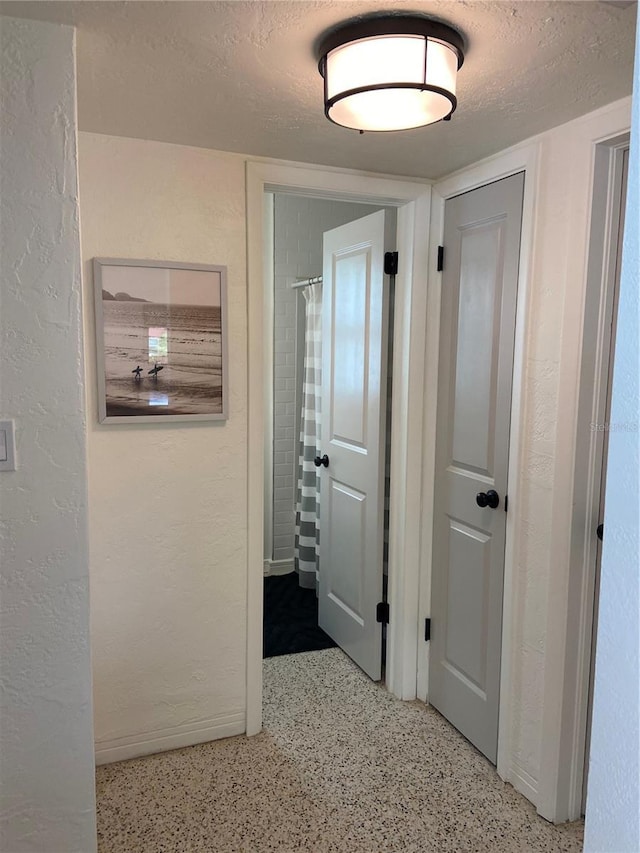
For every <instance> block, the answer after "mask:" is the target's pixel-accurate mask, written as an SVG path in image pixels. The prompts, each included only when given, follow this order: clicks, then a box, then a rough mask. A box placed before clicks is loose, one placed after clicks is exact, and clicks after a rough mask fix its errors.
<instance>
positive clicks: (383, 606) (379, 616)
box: [376, 601, 389, 625]
mask: <svg viewBox="0 0 640 853" xmlns="http://www.w3.org/2000/svg"><path fill="white" fill-rule="evenodd" d="M376 622H382V624H383V625H388V624H389V603H388V602H387V601H379V602H378V604H377V605H376Z"/></svg>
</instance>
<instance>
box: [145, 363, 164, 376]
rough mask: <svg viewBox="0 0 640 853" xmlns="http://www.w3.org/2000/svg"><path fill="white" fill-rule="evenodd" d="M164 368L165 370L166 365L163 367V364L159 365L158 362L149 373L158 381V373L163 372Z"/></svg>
mask: <svg viewBox="0 0 640 853" xmlns="http://www.w3.org/2000/svg"><path fill="white" fill-rule="evenodd" d="M163 368H164V365H163V364H158V363H157V362H156V364H154V366H153V367H152V368H151V370H149V371H148V372H149V373H150V374H153V378H154V379H157V378H158V373H160V371H161V370H162V369H163Z"/></svg>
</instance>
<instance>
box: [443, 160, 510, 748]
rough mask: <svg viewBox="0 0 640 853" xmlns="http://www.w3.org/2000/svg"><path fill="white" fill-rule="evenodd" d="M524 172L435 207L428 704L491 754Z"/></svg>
mask: <svg viewBox="0 0 640 853" xmlns="http://www.w3.org/2000/svg"><path fill="white" fill-rule="evenodd" d="M523 191H524V175H522V174H520V175H514V176H512V177H510V178H505V179H504V180H501V181H497V182H495V183H493V184H489V185H488V186H485V187H481V188H480V189H477V190H473V191H472V192H469V193H465V194H464V195H461V196H457V197H456V198H453V199H450V200H449V201H447V202H446V204H445V222H444V251H445V254H444V270H443V276H442V315H441V329H440V335H441V344H440V363H439V377H438V426H437V439H436V454H437V457H436V482H435V503H434V506H435V510H434V552H433V575H432V597H431V649H430V660H429V701H430V702H431V704H433V705H434V706H435V707H436V708H437V709H438V710H439V711H440V712H441V713H442V714H443V715H444V716H445V717H447V719H448V720H450V721H451V722H452V723H453V725H454V726H455V727H456V728H457V729H459V730H460V731H461V732H462V734H463V735H465V737H467V738H468V739H469V740H470V741H471V742H472V743H473V744H474V745H475V746H476V747H477V748H478V749H479V750H480V751H481V752H483V753H484V754H485V755H486V756H487V758H489V760H490V761H492V762H494V763H495V762H496V757H497V747H498V704H499V690H500V657H501V629H502V587H503V576H504V546H505V527H506V513H505V509H506V506H505V494H506V488H507V466H508V453H509V421H510V411H511V387H512V374H513V347H514V337H515V318H516V292H517V281H518V261H519V253H520V232H521V224H522V198H523Z"/></svg>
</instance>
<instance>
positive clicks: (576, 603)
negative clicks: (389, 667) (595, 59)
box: [538, 132, 629, 821]
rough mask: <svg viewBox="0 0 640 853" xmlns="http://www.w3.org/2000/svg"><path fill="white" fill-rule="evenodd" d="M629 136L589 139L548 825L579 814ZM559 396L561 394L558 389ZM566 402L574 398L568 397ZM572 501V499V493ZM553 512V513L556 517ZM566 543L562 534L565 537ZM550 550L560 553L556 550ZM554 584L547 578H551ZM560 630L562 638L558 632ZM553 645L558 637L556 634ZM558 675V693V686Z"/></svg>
mask: <svg viewBox="0 0 640 853" xmlns="http://www.w3.org/2000/svg"><path fill="white" fill-rule="evenodd" d="M628 147H629V133H628V132H625V133H622V134H616V135H615V136H612V137H609V138H605V139H604V140H600V141H598V140H594V144H593V151H592V164H591V182H590V187H589V190H590V195H589V198H590V201H591V204H590V215H589V219H588V222H587V227H588V234H589V239H588V245H587V257H586V258H585V279H586V284H585V290H584V301H583V304H582V305H581V306H580V309H581V313H580V315H579V319H580V328H579V334H578V336H577V337H576V336H573V335H569V336H568V339H569V345H570V346H571V348H572V351H573V352H574V353H575V356H576V360H575V365H576V366H575V371H576V376H577V381H576V378H575V377H574V378H573V382H572V381H571V379H572V378H571V377H570V376H567V375H566V374H565V382H566V383H567V384H569V383H571V385H572V387H573V389H577V393H576V394H575V397H573V398H572V399H573V402H574V404H575V409H574V412H573V413H574V414H575V420H574V419H571V420H570V428H571V433H570V434H565V436H563V438H564V440H565V442H566V444H565V450H566V453H563V454H562V458H563V459H569V460H570V463H571V469H570V470H568V469H565V472H563V473H564V474H565V476H566V479H565V480H564V489H565V501H564V502H565V504H566V505H567V506H568V518H567V517H566V515H564V516H561V518H565V519H566V522H565V523H566V524H567V527H566V529H564V530H562V529H560V527H559V526H558V528H557V530H556V536H555V537H554V541H555V542H556V543H557V546H558V549H560V548H562V547H563V546H565V547H567V548H568V564H569V565H568V572H567V573H566V575H565V576H564V594H562V593H559V592H557V590H556V589H554V587H553V585H552V588H551V589H550V601H555V600H557V599H558V598H559V599H560V604H559V608H560V607H562V606H563V605H564V609H563V612H560V610H559V609H558V612H557V613H556V614H555V619H556V626H557V628H558V629H560V630H559V632H558V633H557V634H556V637H557V638H558V654H557V655H556V656H554V658H553V659H550V661H549V666H548V667H545V697H546V696H547V695H549V697H550V700H549V701H548V702H547V701H545V716H544V718H543V739H542V755H543V760H542V761H541V778H540V799H539V802H538V810H539V811H540V812H541V813H542V814H544V816H545V817H547V818H548V819H550V820H555V821H560V820H576V819H578V818H579V817H580V815H581V812H582V789H583V776H584V766H585V746H586V732H587V711H588V701H589V679H590V666H591V653H592V652H591V650H592V633H593V628H594V624H593V614H594V600H595V579H596V542H595V535H594V534H595V528H596V525H597V524H598V515H599V511H600V497H601V491H600V488H601V483H600V480H601V470H602V461H603V443H602V436H601V435H600V434H599V433H598V432H597V431H592V430H591V424H598V423H601V422H602V421H603V420H604V413H605V411H606V398H607V384H608V380H609V358H610V356H611V353H610V344H611V331H610V328H608V323H609V321H610V319H611V316H612V308H613V305H612V303H613V295H614V289H615V275H616V260H617V253H618V245H617V235H618V229H619V223H620V216H619V214H620V200H621V188H622V187H621V184H622V154H623V151H624V149H625V148H628ZM561 393H562V388H561ZM570 399H571V398H570ZM570 496H572V499H571V500H569V497H570ZM554 515H555V513H554ZM565 537H566V538H565ZM557 553H563V552H562V550H559V551H558V552H557ZM552 584H553V579H552ZM560 631H561V633H560ZM554 639H555V637H554ZM560 679H562V684H563V690H561V691H560V694H559V695H558V690H557V685H558V684H559V683H560Z"/></svg>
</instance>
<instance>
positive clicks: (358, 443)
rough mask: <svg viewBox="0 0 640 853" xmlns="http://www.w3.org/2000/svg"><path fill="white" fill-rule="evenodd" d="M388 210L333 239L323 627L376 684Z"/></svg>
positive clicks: (325, 357)
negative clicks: (385, 266)
mask: <svg viewBox="0 0 640 853" xmlns="http://www.w3.org/2000/svg"><path fill="white" fill-rule="evenodd" d="M392 238H393V234H392V223H391V222H390V221H389V215H388V214H385V211H379V212H377V213H373V214H371V215H370V216H366V217H364V218H363V219H359V220H357V221H356V222H350V223H349V224H347V225H343V226H341V227H340V228H335V229H334V230H333V231H328V232H327V233H326V234H325V235H324V259H323V270H322V275H323V285H322V440H321V449H320V455H321V456H324V455H325V454H326V456H327V457H328V465H327V466H326V467H325V466H324V465H322V466H320V469H319V470H320V472H321V484H320V583H319V601H318V610H319V615H318V620H319V624H320V627H321V628H322V629H323V630H324V631H326V632H327V634H329V636H330V637H332V638H333V639H334V640H335V642H336V643H337V644H338V645H339V646H340V647H341V648H342V649H343V650H344V651H345V652H346V653H347V654H348V655H349V656H350V657H351V658H352V659H353V660H354V661H355V662H356V663H357V664H358V666H360V667H361V668H362V669H363V670H364V671H365V672H366V673H367V675H369V676H370V677H371V678H373V679H374V680H379V679H380V677H381V666H382V626H381V625H380V624H379V623H378V622H377V621H376V605H377V603H378V602H379V601H380V600H381V598H382V559H383V534H384V454H385V413H386V355H387V316H388V282H385V275H384V254H385V251H390V250H391V249H392V248H393V247H392V245H391V241H392Z"/></svg>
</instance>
